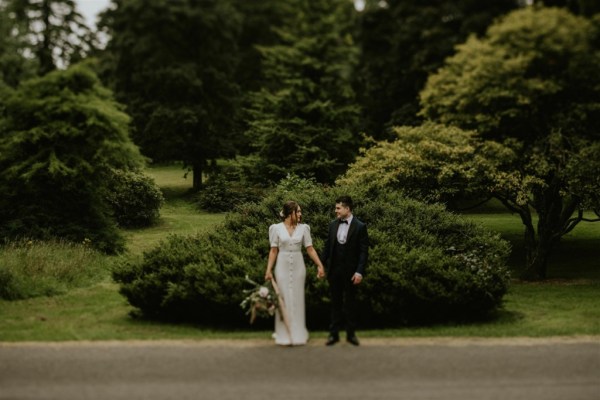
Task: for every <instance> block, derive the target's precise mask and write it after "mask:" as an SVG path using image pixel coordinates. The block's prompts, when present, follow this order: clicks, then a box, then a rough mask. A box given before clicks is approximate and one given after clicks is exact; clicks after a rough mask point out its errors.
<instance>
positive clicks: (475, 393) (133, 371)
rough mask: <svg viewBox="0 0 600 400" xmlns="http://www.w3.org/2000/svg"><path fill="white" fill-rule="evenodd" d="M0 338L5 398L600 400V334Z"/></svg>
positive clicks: (0, 370) (0, 384)
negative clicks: (297, 340)
mask: <svg viewBox="0 0 600 400" xmlns="http://www.w3.org/2000/svg"><path fill="white" fill-rule="evenodd" d="M323 344H324V340H313V341H311V343H310V344H309V345H308V346H305V347H295V348H286V347H277V346H275V345H273V344H271V343H270V342H269V341H231V342H225V341H189V342H170V341H165V342H85V343H80V342H77V343H60V344H52V343H29V344H28V343H24V344H8V343H0V399H1V400H9V399H10V400H25V399H28V400H29V399H56V400H70V399H77V400H80V399H102V400H109V399H128V400H134V399H144V400H151V399H177V400H185V399H236V400H237V399H244V400H245V399H248V400H253V399H261V400H263V399H273V400H279V399H282V400H296V399H328V400H332V399H344V400H348V399H361V400H366V399H415V400H420V399H428V400H429V399H444V400H453V399H457V400H458V399H460V400H468V399H474V400H486V399H502V400H507V399H509V400H515V399H524V400H525V399H526V400H538V399H539V400H542V399H543V400H552V399H556V400H578V399H581V400H584V399H585V400H588V399H589V400H592V399H593V400H598V399H600V340H599V339H598V338H597V337H591V338H579V339H541V340H532V339H511V340H504V339H485V340H477V339H465V340H460V339H459V340H456V339H424V340H419V339H394V340H376V339H371V340H366V339H365V340H363V345H362V346H360V347H357V348H355V347H352V346H350V345H348V344H346V343H340V344H338V345H336V346H334V347H333V348H327V347H325V346H324V345H323Z"/></svg>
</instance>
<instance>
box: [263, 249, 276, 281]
mask: <svg viewBox="0 0 600 400" xmlns="http://www.w3.org/2000/svg"><path fill="white" fill-rule="evenodd" d="M277 254H279V249H278V248H277V247H271V250H270V251H269V259H268V260H267V272H265V280H266V281H270V280H271V279H273V267H274V266H275V261H277Z"/></svg>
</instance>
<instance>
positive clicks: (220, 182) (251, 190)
mask: <svg viewBox="0 0 600 400" xmlns="http://www.w3.org/2000/svg"><path fill="white" fill-rule="evenodd" d="M260 197H261V196H260V189H259V188H256V187H253V186H252V185H249V184H244V183H243V182H241V181H234V180H230V179H229V177H228V176H223V175H222V174H218V175H214V176H211V178H210V179H209V180H208V181H207V182H206V184H205V185H203V187H202V190H201V191H200V192H199V193H198V194H197V195H196V203H197V204H198V208H200V209H202V210H205V211H210V212H224V211H231V210H232V209H233V208H234V207H236V206H239V205H240V204H243V203H249V202H258V201H260Z"/></svg>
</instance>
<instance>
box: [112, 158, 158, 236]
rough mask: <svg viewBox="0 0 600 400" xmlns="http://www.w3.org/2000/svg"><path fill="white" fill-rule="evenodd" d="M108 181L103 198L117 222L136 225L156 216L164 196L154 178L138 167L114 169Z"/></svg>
mask: <svg viewBox="0 0 600 400" xmlns="http://www.w3.org/2000/svg"><path fill="white" fill-rule="evenodd" d="M111 181H112V185H111V187H110V189H109V192H108V193H107V200H108V202H109V204H110V205H111V207H112V209H113V213H114V218H115V220H116V221H117V223H118V224H119V226H121V227H125V228H139V227H145V226H150V225H152V224H154V223H155V222H156V221H157V220H158V218H159V216H160V207H161V206H162V205H163V203H164V201H165V200H164V197H163V194H162V192H161V191H160V188H159V187H158V185H157V184H156V183H155V182H154V179H152V178H151V177H149V176H147V175H145V174H143V173H142V172H140V171H128V170H121V169H115V170H113V171H112V176H111Z"/></svg>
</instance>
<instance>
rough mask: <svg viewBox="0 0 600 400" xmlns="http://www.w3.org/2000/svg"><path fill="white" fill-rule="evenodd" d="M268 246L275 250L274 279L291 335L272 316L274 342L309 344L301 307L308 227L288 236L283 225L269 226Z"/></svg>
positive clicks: (305, 226)
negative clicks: (303, 252)
mask: <svg viewBox="0 0 600 400" xmlns="http://www.w3.org/2000/svg"><path fill="white" fill-rule="evenodd" d="M269 241H270V243H271V247H277V248H278V249H279V252H278V254H277V262H276V263H275V280H276V281H277V285H278V286H279V290H280V292H281V296H282V297H283V301H284V303H285V309H286V311H287V315H288V319H289V323H290V331H291V337H290V334H289V333H288V331H287V328H286V326H285V324H284V322H283V321H282V320H281V318H280V316H279V311H278V312H277V314H276V315H275V335H274V336H275V343H277V344H281V345H301V344H306V342H307V341H308V331H307V329H306V314H305V308H304V282H305V279H306V267H305V265H304V257H303V256H302V246H304V247H308V246H312V238H311V237H310V227H309V226H308V225H306V224H298V225H297V226H296V229H295V230H294V232H293V233H292V235H291V236H290V234H289V233H288V231H287V229H286V228H285V225H284V224H283V222H281V223H279V224H273V225H271V226H270V227H269Z"/></svg>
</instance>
